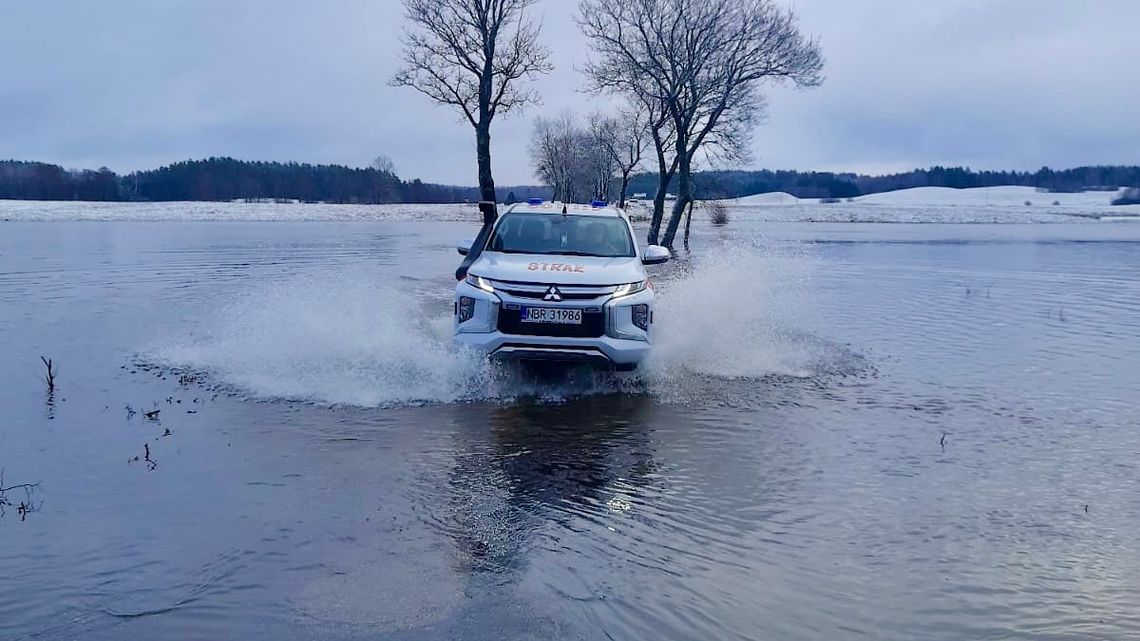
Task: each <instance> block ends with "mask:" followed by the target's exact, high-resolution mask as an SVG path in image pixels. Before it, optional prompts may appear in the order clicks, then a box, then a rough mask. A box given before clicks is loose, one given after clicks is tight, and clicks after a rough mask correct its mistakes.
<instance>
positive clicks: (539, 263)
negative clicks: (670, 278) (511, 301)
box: [468, 252, 645, 285]
mask: <svg viewBox="0 0 1140 641" xmlns="http://www.w3.org/2000/svg"><path fill="white" fill-rule="evenodd" d="M468 273H470V274H474V275H476V276H482V277H483V278H490V279H491V280H509V281H514V282H520V283H552V284H557V285H622V284H625V283H636V282H639V281H642V280H645V268H644V267H642V265H641V259H639V258H635V257H634V258H628V257H623V258H599V257H597V256H557V255H552V254H504V253H501V252H483V253H482V254H481V255H480V256H479V259H478V260H476V261H475V262H474V263H472V264H471V267H470V269H469V270H468Z"/></svg>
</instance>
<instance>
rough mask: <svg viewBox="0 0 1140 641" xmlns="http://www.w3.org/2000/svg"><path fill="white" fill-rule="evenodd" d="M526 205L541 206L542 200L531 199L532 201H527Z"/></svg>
mask: <svg viewBox="0 0 1140 641" xmlns="http://www.w3.org/2000/svg"><path fill="white" fill-rule="evenodd" d="M526 204H528V205H541V204H542V199H541V198H531V199H530V200H528V201H526Z"/></svg>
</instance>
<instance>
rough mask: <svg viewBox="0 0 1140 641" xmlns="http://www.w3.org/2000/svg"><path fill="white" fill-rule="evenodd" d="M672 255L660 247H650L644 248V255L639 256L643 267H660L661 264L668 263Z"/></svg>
mask: <svg viewBox="0 0 1140 641" xmlns="http://www.w3.org/2000/svg"><path fill="white" fill-rule="evenodd" d="M672 257H673V255H672V254H670V253H669V250H668V249H665V248H664V247H662V246H661V245H650V246H649V247H646V248H645V253H644V254H643V255H642V256H641V262H642V264H645V265H660V264H661V263H667V262H669V259H670V258H672Z"/></svg>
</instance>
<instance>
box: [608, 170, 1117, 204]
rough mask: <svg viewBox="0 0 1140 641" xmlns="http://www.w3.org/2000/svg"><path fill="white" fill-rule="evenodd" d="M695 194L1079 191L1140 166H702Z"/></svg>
mask: <svg viewBox="0 0 1140 641" xmlns="http://www.w3.org/2000/svg"><path fill="white" fill-rule="evenodd" d="M693 182H694V185H695V188H696V196H697V198H703V199H715V198H739V197H741V196H751V195H753V194H763V193H768V192H774V191H784V192H787V193H789V194H792V195H793V196H797V197H799V198H852V197H855V196H862V195H865V194H876V193H882V192H886V191H896V190H899V189H909V188H911V187H953V188H957V189H964V188H967V187H997V186H1001V185H1021V186H1026V187H1037V188H1039V189H1044V190H1048V191H1054V192H1077V191H1089V190H1096V189H1105V190H1108V189H1111V190H1116V189H1117V188H1119V187H1140V166H1131V167H1077V168H1076V169H1064V170H1053V169H1050V168H1048V167H1043V168H1042V169H1040V170H1038V171H1035V172H1028V171H973V170H971V169H968V168H963V167H931V168H930V169H916V170H914V171H910V172H907V173H902V174H890V175H886V176H864V175H860V174H846V173H842V174H837V173H828V172H814V171H813V172H799V171H767V170H765V171H704V172H699V173H696V174H694V175H693ZM656 186H657V176H656V174H640V175H638V176H635V177H634V178H633V180H632V181H631V183H630V191H631V192H632V193H645V194H647V195H649V196H651V197H652V196H653V195H654V192H655V191H656Z"/></svg>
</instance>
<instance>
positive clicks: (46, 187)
mask: <svg viewBox="0 0 1140 641" xmlns="http://www.w3.org/2000/svg"><path fill="white" fill-rule="evenodd" d="M511 194H514V197H515V198H516V199H526V198H530V197H544V198H548V197H549V196H550V190H549V189H547V188H544V187H528V186H522V187H503V188H502V189H501V190H500V200H506V199H507V198H508V197H510V196H511ZM4 198H7V199H21V200H103V201H173V200H204V201H229V200H262V199H270V200H272V199H280V200H299V201H302V202H327V203H361V204H382V203H462V202H468V201H470V202H475V201H478V200H479V189H478V188H476V187H457V186H452V185H436V184H431V183H425V182H422V181H420V180H418V179H416V180H411V181H405V180H401V179H400V178H399V176H397V175H396V174H395V173H393V172H391V171H385V170H381V169H375V168H367V169H361V168H356V167H345V166H341V165H309V164H301V163H279V162H250V161H243V160H235V159H233V158H210V159H207V160H188V161H185V162H178V163H174V164H173V165H169V166H166V167H162V168H160V169H154V170H150V171H139V172H134V173H131V174H127V175H125V176H118V175H116V174H115V172H113V171H111V170H110V169H107V168H106V167H103V168H101V169H99V170H98V171H91V170H66V169H64V168H62V167H60V166H58V165H49V164H45V163H39V162H23V161H14V160H12V161H0V199H4Z"/></svg>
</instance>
